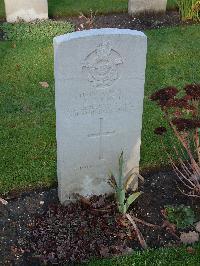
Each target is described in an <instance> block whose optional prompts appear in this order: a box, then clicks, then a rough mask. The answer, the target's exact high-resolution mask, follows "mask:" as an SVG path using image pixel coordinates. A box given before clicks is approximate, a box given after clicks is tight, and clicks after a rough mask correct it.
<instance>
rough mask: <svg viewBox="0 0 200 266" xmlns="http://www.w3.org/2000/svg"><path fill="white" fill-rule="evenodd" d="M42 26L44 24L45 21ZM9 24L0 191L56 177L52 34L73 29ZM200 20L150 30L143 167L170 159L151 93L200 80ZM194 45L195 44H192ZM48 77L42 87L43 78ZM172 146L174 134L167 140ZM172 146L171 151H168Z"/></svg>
mask: <svg viewBox="0 0 200 266" xmlns="http://www.w3.org/2000/svg"><path fill="white" fill-rule="evenodd" d="M42 25H43V26H42ZM42 25H40V27H36V26H32V27H31V28H30V27H29V26H28V25H26V26H24V25H17V26H15V28H12V27H14V26H12V25H10V26H9V27H10V28H9V30H8V31H9V32H10V33H11V34H10V35H9V38H10V41H6V42H0V58H1V69H0V95H1V101H0V112H1V117H0V150H1V154H2V155H1V163H0V172H1V176H0V193H2V194H3V193H7V192H9V191H11V190H15V189H23V188H26V189H27V188H29V187H30V188H31V187H39V186H51V185H52V184H54V183H55V182H56V140H55V109H54V77H53V47H52V36H53V35H57V34H61V33H64V32H67V31H71V30H72V29H71V28H70V27H69V25H67V24H64V23H60V24H59V23H57V24H56V23H55V24H51V23H50V24H49V23H46V24H42ZM199 30H200V25H193V26H184V27H174V28H165V29H159V30H151V31H146V34H147V36H148V56H147V70H146V85H145V99H144V115H143V131H142V148H141V167H142V168H146V167H152V166H160V165H161V160H163V162H162V163H163V164H168V159H167V156H164V154H163V156H162V158H161V154H162V152H161V147H160V144H159V141H158V138H157V137H156V135H154V133H153V130H154V128H155V127H157V126H159V125H160V124H161V122H160V120H161V119H162V115H161V113H160V110H159V108H158V107H156V106H155V104H154V103H152V102H151V101H150V100H149V96H150V95H151V93H152V92H153V91H155V90H157V89H158V88H161V87H163V86H168V85H171V84H172V85H175V86H178V87H182V86H183V85H184V84H186V83H190V82H199V76H200V54H199V47H200V39H199ZM191 47H192V49H191ZM42 81H45V82H48V84H49V87H48V88H43V87H42V86H41V85H40V84H39V83H40V82H42ZM166 144H167V145H168V146H169V149H170V147H171V146H172V145H171V142H170V136H168V138H167V140H166ZM169 151H170V150H169Z"/></svg>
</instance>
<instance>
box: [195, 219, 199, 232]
mask: <svg viewBox="0 0 200 266" xmlns="http://www.w3.org/2000/svg"><path fill="white" fill-rule="evenodd" d="M195 229H196V231H197V232H199V233H200V221H199V222H198V223H196V226H195Z"/></svg>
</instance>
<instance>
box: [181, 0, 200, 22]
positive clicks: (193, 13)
mask: <svg viewBox="0 0 200 266" xmlns="http://www.w3.org/2000/svg"><path fill="white" fill-rule="evenodd" d="M176 2H177V5H178V7H179V12H180V15H181V19H182V20H183V21H184V20H200V16H199V14H200V1H199V0H176Z"/></svg>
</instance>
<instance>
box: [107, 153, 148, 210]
mask: <svg viewBox="0 0 200 266" xmlns="http://www.w3.org/2000/svg"><path fill="white" fill-rule="evenodd" d="M123 173H124V158H123V152H122V153H121V154H120V157H119V176H118V178H117V179H116V178H115V176H114V175H113V173H112V172H111V173H110V175H109V179H108V183H109V184H110V185H111V187H112V188H113V189H114V190H115V195H116V201H117V206H118V210H119V212H120V213H121V214H126V213H127V211H128V208H129V207H130V205H131V204H132V203H133V202H134V201H135V200H136V199H137V198H138V197H139V196H140V195H141V194H142V192H136V190H137V189H138V185H137V184H138V178H140V179H142V180H143V177H142V176H141V175H140V174H137V173H134V172H133V169H131V170H130V171H129V172H128V173H127V174H126V175H124V174H123ZM133 183H134V184H135V185H134V187H133V186H132V185H133ZM129 190H130V191H131V193H129V192H128V191H129Z"/></svg>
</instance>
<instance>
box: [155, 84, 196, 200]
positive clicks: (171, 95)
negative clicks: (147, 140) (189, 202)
mask: <svg viewBox="0 0 200 266" xmlns="http://www.w3.org/2000/svg"><path fill="white" fill-rule="evenodd" d="M184 92H185V93H184V96H182V97H181V98H180V97H177V94H178V93H179V90H178V89H177V88H176V87H167V88H164V89H161V90H159V91H157V92H155V93H154V94H152V95H151V100H152V101H155V102H156V103H157V104H158V105H159V106H160V107H161V109H162V111H163V113H164V118H165V119H166V120H167V122H168V124H169V126H170V127H171V128H172V130H173V132H174V134H175V136H176V137H177V139H178V141H179V143H181V146H182V147H181V148H179V147H176V146H174V150H175V153H176V156H177V158H178V161H179V164H180V167H178V166H177V164H176V162H175V160H174V159H173V158H172V156H171V155H170V154H168V156H169V160H170V162H171V164H172V166H173V169H174V171H175V173H176V174H177V176H178V178H179V180H180V181H181V183H182V184H183V186H184V189H180V190H181V192H182V193H183V194H185V195H188V196H191V197H200V139H199V133H200V113H199V108H200V84H189V85H186V86H185V87H184ZM166 131H167V129H166V128H165V127H162V126H161V127H158V128H156V129H155V133H156V134H157V135H163V134H164V133H165V132H166ZM161 142H162V139H161ZM162 143H163V142H162ZM163 147H164V148H165V146H163ZM185 153H186V154H187V158H185V157H184V156H185ZM185 189H186V190H187V192H185Z"/></svg>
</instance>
